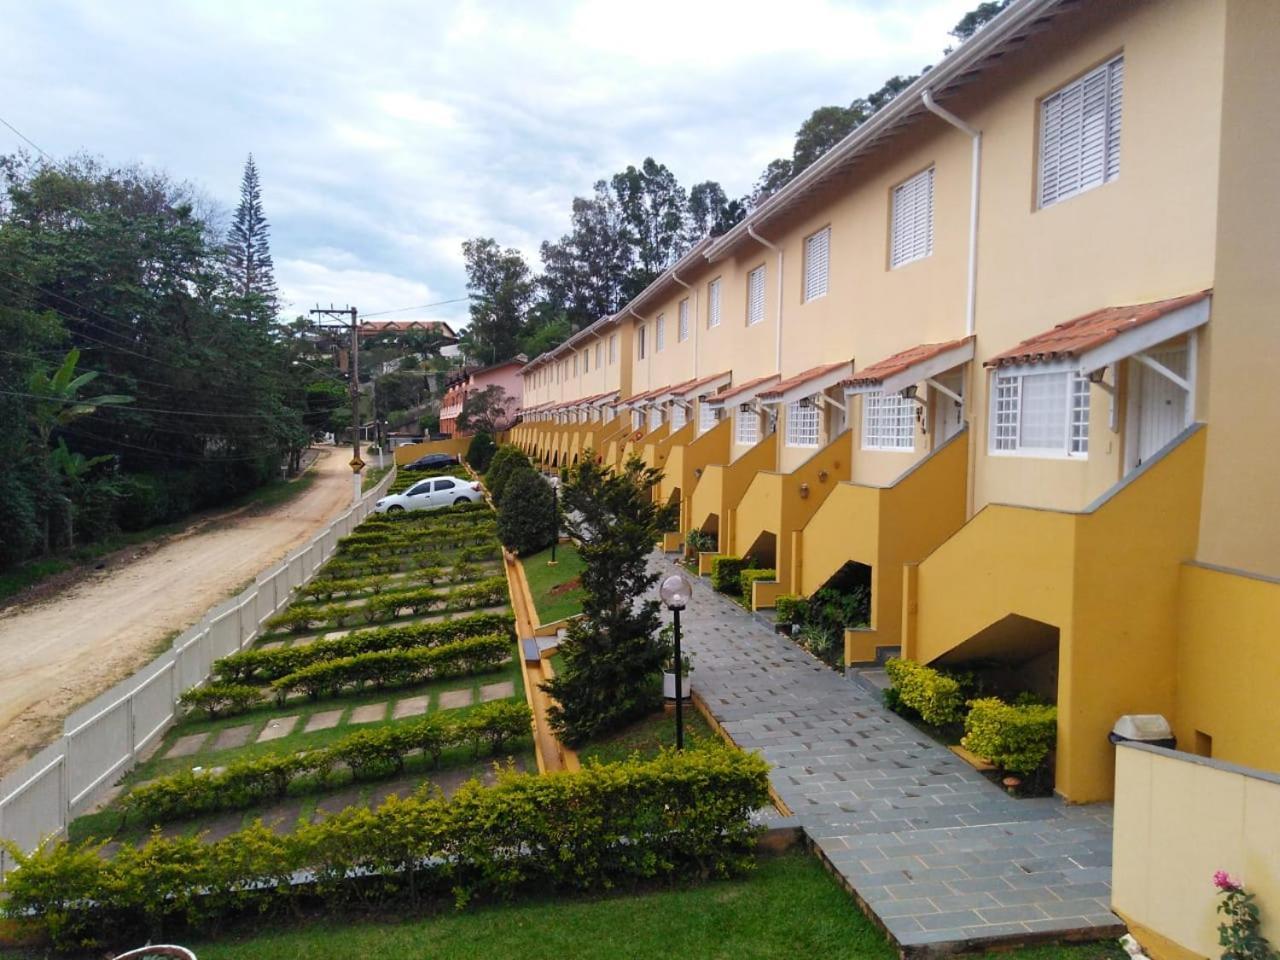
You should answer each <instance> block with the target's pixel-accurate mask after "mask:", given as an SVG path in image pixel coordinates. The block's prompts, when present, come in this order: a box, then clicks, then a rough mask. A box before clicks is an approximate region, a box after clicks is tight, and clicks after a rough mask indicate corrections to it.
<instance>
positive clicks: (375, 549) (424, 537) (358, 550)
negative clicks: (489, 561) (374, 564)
mask: <svg viewBox="0 0 1280 960" xmlns="http://www.w3.org/2000/svg"><path fill="white" fill-rule="evenodd" d="M497 529H498V525H497V521H486V522H485V523H474V524H470V525H469V527H468V528H467V529H458V528H457V527H454V528H452V529H450V530H447V531H446V530H422V531H415V532H414V533H411V534H399V535H397V536H395V537H393V538H391V539H389V540H385V541H381V542H376V543H361V542H360V541H356V542H354V543H348V541H347V540H346V539H343V540H339V541H338V549H337V551H336V554H337V556H338V557H340V558H342V559H344V560H354V559H359V558H361V557H367V556H371V555H373V556H379V557H381V556H385V555H388V554H398V553H418V552H421V550H422V545H423V542H424V541H428V540H429V541H430V542H431V544H432V546H433V547H434V548H435V549H437V550H439V549H450V548H458V547H469V546H476V545H478V544H483V543H487V542H489V541H490V540H492V539H493V538H494V537H495V536H496V535H497Z"/></svg>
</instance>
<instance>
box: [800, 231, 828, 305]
mask: <svg viewBox="0 0 1280 960" xmlns="http://www.w3.org/2000/svg"><path fill="white" fill-rule="evenodd" d="M830 264H831V228H830V227H824V228H823V229H821V230H819V231H818V232H817V233H815V234H813V235H812V236H810V237H807V238H806V239H805V241H804V299H805V302H806V303H807V302H808V301H810V300H816V299H818V297H825V296H826V295H827V274H828V269H829V267H830Z"/></svg>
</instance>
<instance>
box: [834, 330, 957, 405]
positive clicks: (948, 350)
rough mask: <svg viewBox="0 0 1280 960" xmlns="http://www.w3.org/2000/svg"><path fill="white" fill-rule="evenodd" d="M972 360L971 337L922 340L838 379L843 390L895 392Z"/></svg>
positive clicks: (846, 391) (851, 391)
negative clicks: (943, 340)
mask: <svg viewBox="0 0 1280 960" xmlns="http://www.w3.org/2000/svg"><path fill="white" fill-rule="evenodd" d="M972 359H973V337H963V338H961V339H959V340H948V341H947V342H945V343H922V344H919V345H918V346H914V347H910V348H908V349H906V350H903V351H901V352H899V353H895V354H894V355H893V356H891V357H886V358H885V359H883V360H881V361H879V362H878V363H873V364H872V365H871V366H869V367H864V368H863V369H861V370H858V371H856V372H855V373H854V375H853V376H851V377H846V378H845V379H844V380H842V381H840V383H841V386H843V387H844V392H845V393H875V392H877V391H883V392H885V393H897V392H898V391H899V390H902V389H903V388H904V387H909V386H911V385H912V384H914V383H920V382H922V381H924V380H928V379H930V378H931V377H936V376H938V374H940V373H946V372H947V371H948V370H951V369H953V368H955V367H958V366H960V364H962V363H967V362H968V361H970V360H972Z"/></svg>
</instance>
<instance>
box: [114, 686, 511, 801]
mask: <svg viewBox="0 0 1280 960" xmlns="http://www.w3.org/2000/svg"><path fill="white" fill-rule="evenodd" d="M532 722H533V715H532V714H531V713H530V711H529V707H528V705H527V704H525V703H523V702H521V701H518V700H495V701H493V702H491V703H486V704H482V705H480V706H479V707H476V708H475V709H474V710H470V711H468V712H467V713H465V714H463V715H461V716H457V717H449V716H446V715H443V714H439V713H434V714H431V715H430V716H427V717H423V718H422V719H421V720H412V721H409V722H406V723H398V724H395V725H392V726H385V727H380V728H377V729H373V730H361V731H359V732H357V733H352V734H348V735H347V736H345V737H343V738H342V739H341V740H338V741H337V742H336V743H334V744H332V745H331V746H328V747H325V748H323V749H320V750H311V751H308V752H307V753H292V754H283V753H281V754H276V753H273V754H267V755H266V756H262V757H255V758H252V759H248V760H240V761H238V762H236V763H232V764H230V765H228V766H227V767H226V769H224V770H221V771H219V772H217V773H205V772H200V773H195V772H192V771H184V772H182V773H175V774H172V775H170V776H167V777H160V778H159V779H156V780H152V781H151V782H150V783H146V784H143V785H142V786H139V787H135V788H134V789H133V790H132V791H131V792H130V793H129V794H128V795H127V796H126V797H125V798H124V807H125V810H126V812H127V813H128V814H135V815H137V816H139V817H141V818H142V820H143V821H144V822H145V823H148V824H156V823H166V822H168V821H170V820H180V819H182V818H184V817H192V816H196V815H197V814H206V813H217V812H219V811H224V810H242V809H244V808H245V807H252V806H255V805H257V804H260V803H266V802H267V801H270V800H277V799H279V798H280V797H283V796H285V794H287V793H288V792H289V788H290V787H291V786H292V785H293V784H295V783H299V782H300V781H302V780H305V779H310V780H311V781H312V782H313V785H315V786H323V785H324V784H326V783H327V782H329V781H331V780H332V778H333V775H334V771H335V769H336V768H337V766H338V765H339V764H345V765H346V766H347V767H348V768H349V769H350V770H351V776H352V778H353V779H356V780H361V779H377V778H381V777H387V776H391V775H393V774H396V773H399V772H400V771H401V770H403V769H404V761H405V758H406V757H407V756H408V754H409V752H410V751H412V750H421V751H423V753H424V754H426V755H427V756H429V757H430V758H431V760H432V763H435V762H436V761H438V760H439V758H440V754H441V753H443V752H444V751H445V750H447V749H450V748H452V747H461V746H468V745H470V746H471V747H472V748H473V749H474V750H475V752H476V755H477V756H478V755H479V752H480V746H481V745H484V744H487V745H489V746H490V748H492V749H494V750H500V749H502V747H503V746H505V745H506V744H507V743H509V742H510V741H512V740H515V739H518V738H519V737H521V736H525V735H528V734H529V733H530V730H531V726H530V725H531V724H532Z"/></svg>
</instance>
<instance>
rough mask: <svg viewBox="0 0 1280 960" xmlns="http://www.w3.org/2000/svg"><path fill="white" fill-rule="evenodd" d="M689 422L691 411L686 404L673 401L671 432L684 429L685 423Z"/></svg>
mask: <svg viewBox="0 0 1280 960" xmlns="http://www.w3.org/2000/svg"><path fill="white" fill-rule="evenodd" d="M688 422H689V411H687V410H686V409H685V408H684V404H681V403H673V404H672V405H671V432H672V433H675V432H676V431H677V430H680V429H683V427H684V425H685V424H686V423H688Z"/></svg>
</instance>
